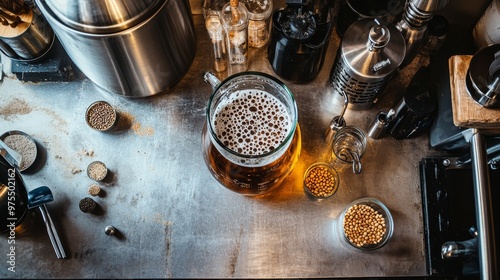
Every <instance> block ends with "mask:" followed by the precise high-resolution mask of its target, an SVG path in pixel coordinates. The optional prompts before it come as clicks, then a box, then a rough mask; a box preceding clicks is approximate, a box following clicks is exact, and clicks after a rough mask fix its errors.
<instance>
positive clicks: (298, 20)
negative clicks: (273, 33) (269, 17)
mask: <svg viewBox="0 0 500 280" xmlns="http://www.w3.org/2000/svg"><path fill="white" fill-rule="evenodd" d="M280 13H281V15H280V17H279V18H278V23H279V24H280V26H281V30H282V31H283V34H284V35H285V36H286V37H287V38H288V39H291V40H298V41H306V40H309V39H310V38H311V37H312V36H313V35H314V32H315V31H316V19H315V18H314V13H313V12H311V11H309V10H308V9H307V7H306V6H302V5H289V6H288V7H287V8H286V9H285V10H283V11H281V12H280Z"/></svg>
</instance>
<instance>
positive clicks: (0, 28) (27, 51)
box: [0, 1, 54, 62]
mask: <svg viewBox="0 0 500 280" xmlns="http://www.w3.org/2000/svg"><path fill="white" fill-rule="evenodd" d="M53 43H54V32H52V29H51V28H50V26H49V25H48V24H47V22H46V21H45V19H44V18H43V17H42V16H41V15H39V14H38V13H37V12H35V11H33V10H32V9H31V8H30V7H29V6H28V5H27V4H26V3H24V2H21V3H18V2H15V1H14V2H12V1H11V2H9V1H7V2H2V3H0V52H2V53H3V54H4V55H6V56H7V57H9V58H11V59H14V60H18V61H29V62H33V61H36V60H38V59H40V58H42V57H43V56H44V55H45V54H47V53H48V52H49V50H50V48H51V47H52V44H53Z"/></svg>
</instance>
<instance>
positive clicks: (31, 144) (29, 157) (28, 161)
mask: <svg viewBox="0 0 500 280" xmlns="http://www.w3.org/2000/svg"><path fill="white" fill-rule="evenodd" d="M12 136H13V137H17V138H19V139H18V140H21V141H24V142H23V143H20V142H12V141H9V138H10V137H12ZM0 140H2V141H3V142H4V143H5V144H6V145H7V146H9V148H11V149H13V150H14V151H16V152H18V153H19V154H20V155H21V157H22V158H21V162H19V163H18V168H19V171H21V172H22V171H25V170H27V169H28V168H30V167H31V166H32V165H33V163H34V162H35V160H36V159H37V156H38V147H37V144H36V142H35V140H34V139H33V138H32V137H31V136H30V135H28V134H26V133H24V132H22V131H19V130H11V131H7V132H5V133H4V134H2V135H1V136H0ZM15 140H16V139H13V141H15ZM23 148H24V149H23Z"/></svg>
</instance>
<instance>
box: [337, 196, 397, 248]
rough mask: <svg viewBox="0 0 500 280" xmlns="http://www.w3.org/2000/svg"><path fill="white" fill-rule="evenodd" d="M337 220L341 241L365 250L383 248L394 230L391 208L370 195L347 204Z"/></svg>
mask: <svg viewBox="0 0 500 280" xmlns="http://www.w3.org/2000/svg"><path fill="white" fill-rule="evenodd" d="M337 222H338V225H337V232H338V235H339V238H340V241H341V242H342V243H343V244H348V246H349V247H353V248H356V249H360V250H364V251H372V250H376V249H379V248H382V247H383V246H384V245H385V244H386V243H387V241H388V240H389V239H390V238H391V237H392V233H393V231H394V221H393V219H392V215H391V212H390V211H389V209H388V208H387V207H386V206H385V205H384V204H383V203H382V202H380V201H379V200H377V199H375V198H370V197H366V198H360V199H357V200H355V201H353V202H352V203H350V204H349V205H347V207H346V208H345V209H344V210H343V211H342V213H341V214H340V217H339V219H338V221H337Z"/></svg>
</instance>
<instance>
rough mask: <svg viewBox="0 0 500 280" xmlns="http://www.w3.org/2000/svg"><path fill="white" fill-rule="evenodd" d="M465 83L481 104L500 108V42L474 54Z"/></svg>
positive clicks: (486, 106)
mask: <svg viewBox="0 0 500 280" xmlns="http://www.w3.org/2000/svg"><path fill="white" fill-rule="evenodd" d="M465 85H466V87H467V92H468V93H469V95H470V96H471V97H472V99H474V101H476V102H477V103H478V104H479V105H481V106H483V107H485V108H492V109H498V108H500V44H493V45H489V46H487V47H485V48H482V49H480V50H479V51H478V52H476V53H475V54H474V56H473V57H472V59H471V61H470V64H469V69H468V71H467V76H466V78H465Z"/></svg>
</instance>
